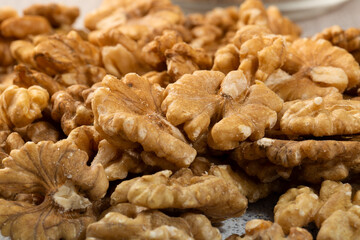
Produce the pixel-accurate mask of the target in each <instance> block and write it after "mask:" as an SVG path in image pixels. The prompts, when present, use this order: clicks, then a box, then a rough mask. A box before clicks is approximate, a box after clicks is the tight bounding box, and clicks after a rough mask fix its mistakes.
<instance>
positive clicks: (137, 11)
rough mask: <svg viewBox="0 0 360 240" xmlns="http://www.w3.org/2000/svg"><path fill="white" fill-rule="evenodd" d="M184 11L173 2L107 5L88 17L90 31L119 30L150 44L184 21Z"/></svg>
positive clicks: (86, 23) (87, 24) (167, 0)
mask: <svg viewBox="0 0 360 240" xmlns="http://www.w3.org/2000/svg"><path fill="white" fill-rule="evenodd" d="M183 18H184V16H183V13H182V12H181V10H180V8H179V7H177V6H174V5H172V4H171V2H170V1H169V0H151V1H149V0H138V1H129V0H127V1H121V2H114V1H113V2H109V1H106V2H104V3H103V4H102V5H101V6H100V8H99V9H97V10H96V11H94V12H92V13H90V14H88V15H87V16H86V17H85V26H86V27H87V28H89V29H90V30H95V29H110V28H117V29H118V30H120V31H121V32H122V33H123V34H125V35H126V36H128V37H130V38H132V39H134V40H141V41H144V42H146V41H147V39H148V38H150V39H152V38H154V35H157V34H161V32H162V31H163V30H165V29H171V28H173V26H174V25H177V24H181V23H182V22H183Z"/></svg>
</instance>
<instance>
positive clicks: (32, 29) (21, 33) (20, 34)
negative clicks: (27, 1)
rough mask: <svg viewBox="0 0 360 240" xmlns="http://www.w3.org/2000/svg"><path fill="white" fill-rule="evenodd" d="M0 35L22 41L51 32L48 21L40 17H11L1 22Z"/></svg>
mask: <svg viewBox="0 0 360 240" xmlns="http://www.w3.org/2000/svg"><path fill="white" fill-rule="evenodd" d="M0 29H1V35H2V36H4V37H12V38H17V39H23V38H26V37H28V36H31V35H38V34H46V33H50V32H51V31H52V28H51V25H50V23H49V22H48V20H47V19H46V18H44V17H41V16H23V17H11V18H7V19H6V20H4V21H2V22H1V27H0Z"/></svg>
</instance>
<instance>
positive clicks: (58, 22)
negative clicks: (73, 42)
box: [24, 3, 80, 28]
mask: <svg viewBox="0 0 360 240" xmlns="http://www.w3.org/2000/svg"><path fill="white" fill-rule="evenodd" d="M79 14H80V11H79V8H77V7H68V6H65V5H62V4H56V3H49V4H33V5H31V6H30V7H28V8H26V9H24V15H35V16H43V17H45V18H46V19H47V20H48V21H49V22H50V24H51V25H52V26H53V27H55V28H57V27H60V26H63V25H72V24H73V23H74V22H75V20H76V18H77V17H78V16H79Z"/></svg>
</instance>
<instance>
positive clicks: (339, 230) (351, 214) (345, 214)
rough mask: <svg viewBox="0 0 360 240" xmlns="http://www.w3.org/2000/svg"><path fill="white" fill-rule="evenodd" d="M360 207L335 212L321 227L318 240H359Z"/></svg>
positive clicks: (354, 206)
mask: <svg viewBox="0 0 360 240" xmlns="http://www.w3.org/2000/svg"><path fill="white" fill-rule="evenodd" d="M359 224H360V206H359V205H353V206H352V207H351V208H350V209H349V210H347V211H344V210H337V211H335V212H334V213H333V214H332V215H331V216H330V217H328V218H327V219H326V220H325V221H324V222H323V223H322V225H321V228H320V231H319V233H318V235H317V239H318V240H340V239H341V240H351V239H358V238H360V231H359V227H358V226H359Z"/></svg>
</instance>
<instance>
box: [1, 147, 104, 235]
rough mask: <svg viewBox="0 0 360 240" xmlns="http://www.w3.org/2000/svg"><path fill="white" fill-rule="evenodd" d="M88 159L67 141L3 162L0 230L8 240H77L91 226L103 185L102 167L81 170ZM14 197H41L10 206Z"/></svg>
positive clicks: (16, 153) (25, 150)
mask: <svg viewBox="0 0 360 240" xmlns="http://www.w3.org/2000/svg"><path fill="white" fill-rule="evenodd" d="M87 160H88V157H87V155H86V153H85V152H83V151H81V150H79V149H78V148H77V147H76V146H74V145H72V143H71V142H69V141H67V140H63V141H59V142H57V143H53V142H48V141H43V142H40V143H38V144H35V143H32V142H28V143H26V144H25V145H24V146H22V147H21V148H20V149H18V150H13V151H12V152H11V153H10V156H9V157H7V158H6V159H4V160H3V165H4V168H2V169H0V192H1V193H3V191H6V192H7V193H10V194H11V195H10V196H9V198H8V200H6V199H1V200H0V202H1V204H0V212H1V214H2V217H1V219H0V228H1V233H2V235H3V236H9V237H11V238H12V239H34V238H39V239H47V238H65V239H74V240H75V239H79V238H84V237H85V229H86V227H87V225H89V224H90V223H92V222H94V221H96V216H95V214H94V211H93V209H92V206H93V205H92V203H93V202H94V201H95V200H98V199H101V198H102V197H104V195H105V194H106V190H107V188H108V181H107V179H106V176H105V173H104V170H103V168H102V166H101V165H96V166H92V167H88V166H86V162H87ZM16 194H23V195H31V194H35V195H38V196H40V197H41V198H40V199H43V200H40V202H38V203H36V204H34V203H31V202H30V203H29V202H25V201H13V200H12V198H11V196H15V195H16Z"/></svg>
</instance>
